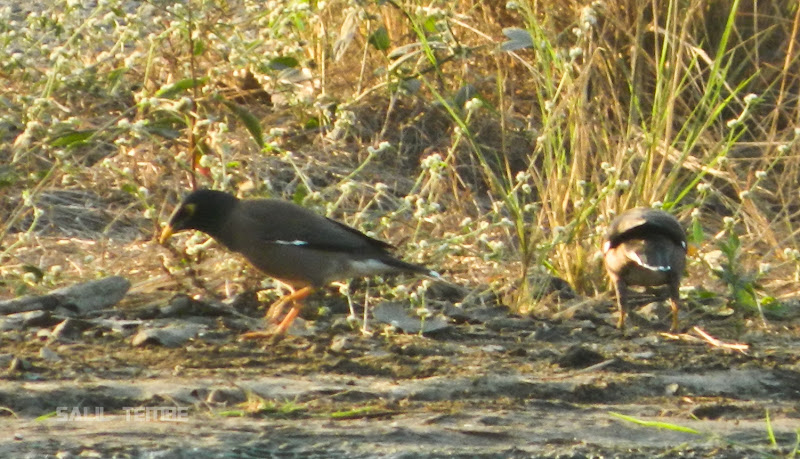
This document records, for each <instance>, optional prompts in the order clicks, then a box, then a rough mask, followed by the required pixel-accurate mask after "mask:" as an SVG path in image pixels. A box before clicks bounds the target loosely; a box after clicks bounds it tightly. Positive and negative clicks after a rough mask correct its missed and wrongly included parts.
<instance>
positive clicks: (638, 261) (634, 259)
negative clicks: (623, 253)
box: [628, 251, 672, 272]
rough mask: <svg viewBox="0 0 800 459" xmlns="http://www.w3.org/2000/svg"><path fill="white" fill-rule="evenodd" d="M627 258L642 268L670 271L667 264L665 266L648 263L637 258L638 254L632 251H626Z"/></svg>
mask: <svg viewBox="0 0 800 459" xmlns="http://www.w3.org/2000/svg"><path fill="white" fill-rule="evenodd" d="M628 258H630V259H631V260H633V261H634V262H635V263H636V264H637V265H639V266H641V267H642V268H645V269H649V270H650V271H664V272H666V271H672V267H671V266H669V265H667V266H652V265H648V264H647V263H645V262H643V261H642V259H641V258H639V254H638V253H636V252H634V251H630V252H628Z"/></svg>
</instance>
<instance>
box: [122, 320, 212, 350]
mask: <svg viewBox="0 0 800 459" xmlns="http://www.w3.org/2000/svg"><path fill="white" fill-rule="evenodd" d="M202 328H203V326H202V325H197V324H181V325H168V326H166V327H161V328H146V329H144V330H141V331H140V332H139V333H137V334H136V335H135V336H134V337H133V339H132V340H131V344H132V345H133V346H144V345H145V344H159V345H162V346H166V347H178V346H182V345H183V344H184V343H185V342H187V341H189V340H190V339H192V338H194V337H195V336H197V334H198V333H199V332H200V330H201V329H202Z"/></svg>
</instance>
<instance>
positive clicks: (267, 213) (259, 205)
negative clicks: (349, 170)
mask: <svg viewBox="0 0 800 459" xmlns="http://www.w3.org/2000/svg"><path fill="white" fill-rule="evenodd" d="M244 204H245V205H244V206H243V212H242V213H241V214H240V215H239V218H240V221H241V222H242V223H240V224H244V225H247V226H250V227H253V228H257V231H256V232H255V237H256V238H257V241H258V242H260V243H268V244H286V245H295V246H298V247H308V248H312V249H316V250H325V251H332V252H364V251H366V252H370V251H378V252H385V251H386V250H387V249H389V248H392V245H391V244H388V243H386V242H383V241H379V240H377V239H373V238H371V237H369V236H367V235H366V234H364V233H362V232H361V231H358V230H357V229H355V228H352V227H350V226H347V225H345V224H343V223H339V222H337V221H335V220H331V219H329V218H326V217H323V216H321V215H319V214H316V213H314V212H312V211H310V210H308V209H305V208H303V207H300V206H297V205H295V204H293V203H290V202H288V201H282V200H273V199H269V200H267V199H263V200H253V201H245V202H244ZM254 242H255V241H254Z"/></svg>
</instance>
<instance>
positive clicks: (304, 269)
mask: <svg viewBox="0 0 800 459" xmlns="http://www.w3.org/2000/svg"><path fill="white" fill-rule="evenodd" d="M189 229H194V230H199V231H202V232H204V233H206V234H208V235H209V236H211V237H212V238H214V239H215V240H216V241H217V242H219V243H221V244H222V245H224V246H225V247H227V248H228V249H229V250H232V251H234V252H239V253H240V254H242V255H244V257H245V258H247V260H248V261H250V263H252V264H253V265H254V266H255V267H256V268H258V269H260V270H261V271H263V272H264V273H265V274H267V275H269V276H271V277H273V278H275V279H278V280H280V281H281V282H283V283H285V284H286V285H288V286H289V287H290V289H291V290H292V292H291V293H290V294H289V295H286V296H284V297H282V298H280V299H278V300H277V301H276V302H275V303H273V304H272V305H271V306H270V307H269V309H268V311H267V319H269V320H270V321H275V322H276V321H277V318H278V317H279V316H280V314H281V313H282V312H283V308H284V307H285V305H286V304H287V303H291V305H292V307H291V309H290V310H289V312H288V313H287V314H286V317H285V318H284V319H283V321H281V322H280V324H279V325H278V327H277V328H276V329H275V331H274V334H275V335H282V334H283V333H285V332H286V330H287V329H288V328H289V325H291V323H292V321H293V320H294V319H295V317H297V314H298V313H299V312H300V310H301V309H302V300H303V299H304V298H305V297H307V296H308V295H309V294H310V293H311V292H312V291H313V290H314V289H316V288H319V287H323V286H325V285H327V284H329V283H330V282H333V281H338V280H345V279H349V278H351V277H363V276H373V275H379V274H387V273H400V272H411V273H420V274H424V275H427V276H431V277H437V278H438V277H439V275H438V274H437V273H436V272H434V271H431V270H429V269H427V268H424V267H422V266H419V265H415V264H411V263H406V262H404V261H401V260H398V259H397V258H394V257H393V256H392V255H391V254H390V253H389V252H388V250H389V249H391V248H392V245H391V244H388V243H386V242H383V241H379V240H377V239H373V238H371V237H369V236H367V235H365V234H363V233H362V232H360V231H358V230H356V229H354V228H351V227H349V226H347V225H344V224H342V223H339V222H337V221H334V220H331V219H329V218H326V217H323V216H320V215H318V214H315V213H314V212H311V211H310V210H307V209H305V208H303V207H300V206H298V205H295V204H293V203H290V202H287V201H282V200H279V199H238V198H237V197H236V196H233V195H232V194H229V193H225V192H222V191H215V190H206V189H201V190H197V191H194V192H192V193H191V194H189V195H188V196H186V198H185V199H184V200H183V202H182V203H181V204H180V206H178V208H177V209H175V212H173V214H172V216H171V217H170V219H169V223H168V224H167V226H166V227H165V228H164V230H163V232H162V233H161V237H160V238H159V242H160V243H161V244H163V243H164V242H165V241H166V240H167V239H169V237H170V236H171V235H172V234H173V233H174V232H177V231H181V230H189ZM264 336H267V334H266V333H249V334H245V335H244V336H243V337H244V338H260V337H264Z"/></svg>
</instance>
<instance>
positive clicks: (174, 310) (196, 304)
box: [160, 294, 230, 317]
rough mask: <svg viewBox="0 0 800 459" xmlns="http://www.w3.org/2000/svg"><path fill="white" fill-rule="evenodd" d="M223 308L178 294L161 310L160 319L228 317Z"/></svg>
mask: <svg viewBox="0 0 800 459" xmlns="http://www.w3.org/2000/svg"><path fill="white" fill-rule="evenodd" d="M229 314H230V311H226V310H225V309H224V308H223V307H221V306H217V305H214V304H211V303H207V302H205V301H198V300H195V299H194V298H191V297H189V296H188V295H184V294H178V295H175V296H173V297H172V298H171V299H170V300H169V304H167V305H166V306H164V307H162V308H161V313H160V316H161V317H186V316H210V317H219V316H224V315H229Z"/></svg>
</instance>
